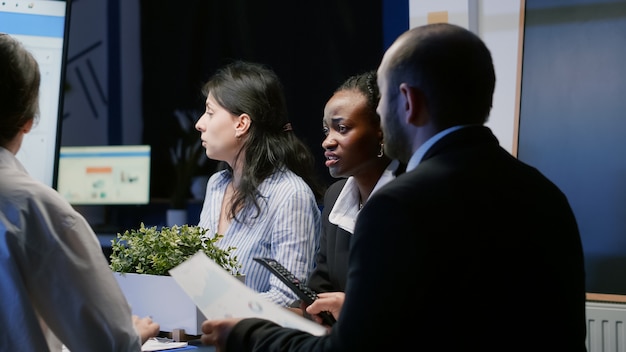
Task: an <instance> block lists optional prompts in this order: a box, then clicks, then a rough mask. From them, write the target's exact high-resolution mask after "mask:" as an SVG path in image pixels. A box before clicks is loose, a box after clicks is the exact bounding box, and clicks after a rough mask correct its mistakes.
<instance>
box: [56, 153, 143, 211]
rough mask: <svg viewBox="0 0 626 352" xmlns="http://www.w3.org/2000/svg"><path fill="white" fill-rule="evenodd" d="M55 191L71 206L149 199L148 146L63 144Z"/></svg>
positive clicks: (130, 202) (124, 202)
mask: <svg viewBox="0 0 626 352" xmlns="http://www.w3.org/2000/svg"><path fill="white" fill-rule="evenodd" d="M58 170H59V171H58V175H57V190H58V192H59V193H60V194H61V195H62V196H63V197H65V199H67V201H68V202H70V204H72V205H119V204H131V205H142V204H148V203H149V202H150V146H149V145H114V146H113V145H112V146H62V147H61V148H60V151H59V167H58Z"/></svg>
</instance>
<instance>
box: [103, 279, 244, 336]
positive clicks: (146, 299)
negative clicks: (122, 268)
mask: <svg viewBox="0 0 626 352" xmlns="http://www.w3.org/2000/svg"><path fill="white" fill-rule="evenodd" d="M113 274H114V276H115V278H116V279H117V282H118V284H119V285H120V287H121V289H122V292H123V293H124V296H126V300H127V301H128V304H130V307H131V310H132V312H133V314H135V315H138V316H139V317H145V316H151V317H152V320H154V321H155V322H157V323H159V325H160V327H161V329H160V330H161V331H165V332H173V331H174V330H176V329H183V330H184V331H185V334H187V335H201V334H202V322H203V321H205V320H206V318H205V316H204V314H202V312H200V310H198V308H197V307H196V305H195V303H194V302H193V301H192V300H191V298H190V297H189V296H188V295H187V294H186V293H185V291H183V289H182V288H180V286H178V284H177V283H176V281H174V278H172V277H171V276H159V275H148V274H130V273H126V274H121V273H117V272H114V273H113ZM236 277H237V279H239V280H241V282H243V283H245V275H239V276H236Z"/></svg>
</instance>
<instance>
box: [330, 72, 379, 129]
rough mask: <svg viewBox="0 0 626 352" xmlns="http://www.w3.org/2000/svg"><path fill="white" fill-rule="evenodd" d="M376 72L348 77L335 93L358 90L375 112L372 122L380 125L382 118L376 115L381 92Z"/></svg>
mask: <svg viewBox="0 0 626 352" xmlns="http://www.w3.org/2000/svg"><path fill="white" fill-rule="evenodd" d="M376 79H377V77H376V71H374V70H372V71H367V72H364V73H361V74H358V75H354V76H351V77H348V79H346V80H345V81H344V82H343V83H342V84H341V85H340V86H339V87H338V88H337V89H336V90H335V93H337V92H340V91H344V90H356V91H358V92H360V93H361V94H363V96H365V98H367V107H368V108H369V109H370V110H371V111H372V112H373V114H372V116H371V117H372V122H374V123H375V124H380V116H378V114H377V113H376V108H377V107H378V101H379V100H380V91H379V90H378V83H377V82H376Z"/></svg>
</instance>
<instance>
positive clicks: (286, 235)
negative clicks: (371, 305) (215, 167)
mask: <svg viewBox="0 0 626 352" xmlns="http://www.w3.org/2000/svg"><path fill="white" fill-rule="evenodd" d="M203 92H204V94H205V95H206V97H207V98H206V111H205V112H204V114H203V115H202V116H201V117H200V119H199V120H198V122H197V123H196V129H197V130H198V131H200V132H201V140H202V146H203V147H204V148H205V149H206V155H207V157H209V158H210V159H214V160H219V161H223V162H225V163H226V165H227V167H226V169H224V170H221V171H218V172H216V173H215V174H213V175H212V176H211V178H210V179H209V181H208V183H207V191H206V196H205V200H204V204H203V206H202V211H201V213H200V222H199V226H201V227H204V228H207V229H210V230H212V231H215V232H217V233H218V234H220V235H223V236H224V237H223V238H222V239H220V241H219V242H218V245H219V246H221V247H223V248H226V247H236V250H235V252H234V253H235V255H236V256H237V258H238V260H239V262H240V263H241V264H242V270H241V271H242V273H243V274H244V275H245V276H246V285H248V286H249V287H251V288H252V289H254V290H256V291H258V292H260V293H261V295H262V296H264V297H265V298H267V299H268V300H270V301H272V302H274V303H277V304H279V305H282V306H287V305H289V304H290V303H291V302H293V301H294V300H295V299H297V296H296V295H295V294H294V293H293V292H292V291H291V290H290V289H289V288H288V287H287V286H286V285H284V284H283V283H281V282H280V281H279V280H278V279H277V278H275V277H273V275H272V274H271V273H270V272H269V271H268V270H267V269H265V268H263V267H262V266H261V265H260V264H258V263H256V262H255V261H254V260H253V258H254V257H271V258H274V259H276V260H277V261H278V262H280V263H281V264H283V265H284V266H285V267H286V268H287V269H288V270H289V271H291V272H292V273H293V274H294V275H295V276H297V277H298V278H299V279H301V280H303V281H305V280H306V278H307V277H308V275H309V274H310V273H311V271H312V270H313V266H314V256H315V253H316V252H317V250H318V248H319V233H320V226H321V225H320V211H319V208H318V204H317V200H318V199H319V198H320V197H321V194H322V193H323V191H322V190H321V188H320V186H319V185H318V184H317V182H316V179H315V172H314V157H313V155H312V154H311V152H310V150H309V149H308V148H307V147H306V145H305V144H304V143H303V142H302V141H300V140H299V139H298V138H297V137H296V135H295V134H294V132H293V131H292V127H291V124H290V123H289V120H288V116H287V106H286V101H285V96H284V91H283V86H282V84H281V82H280V80H279V79H278V76H277V75H276V73H275V72H274V71H272V70H271V69H270V68H268V67H266V66H263V65H260V64H257V63H250V62H243V61H236V62H233V63H231V64H229V65H227V66H225V67H223V68H221V69H220V70H218V71H217V72H216V73H215V74H214V75H213V76H212V77H211V78H210V80H209V81H208V82H207V83H206V84H205V86H204V89H203Z"/></svg>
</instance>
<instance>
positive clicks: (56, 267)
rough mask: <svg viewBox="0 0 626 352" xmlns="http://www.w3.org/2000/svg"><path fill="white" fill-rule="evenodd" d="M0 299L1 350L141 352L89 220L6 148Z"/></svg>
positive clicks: (0, 160) (1, 172)
mask: <svg viewBox="0 0 626 352" xmlns="http://www.w3.org/2000/svg"><path fill="white" fill-rule="evenodd" d="M0 297H2V309H0V327H1V328H0V351H48V350H52V351H61V347H62V346H61V343H63V344H64V345H65V346H67V348H68V349H69V350H71V351H103V352H105V351H106V352H111V351H140V350H141V340H140V338H139V336H138V335H137V333H136V332H135V330H134V326H133V323H132V316H131V310H130V307H129V306H128V303H127V302H126V299H125V298H124V295H123V294H122V291H121V290H120V288H119V286H118V284H117V282H116V281H115V278H114V277H113V273H112V272H111V269H110V268H109V266H108V263H107V260H106V258H105V257H104V254H103V253H102V248H101V247H100V243H99V241H98V239H97V237H96V235H95V234H94V232H93V230H92V229H91V228H90V226H89V224H88V223H87V221H86V220H85V218H83V216H82V215H80V214H79V213H78V212H76V211H75V210H74V209H73V208H72V207H71V206H70V204H69V203H68V202H67V201H65V199H63V198H62V197H61V196H60V195H59V194H58V193H57V192H56V191H55V190H53V189H52V188H50V187H48V186H47V185H44V184H43V183H40V182H39V181H37V180H35V179H33V178H32V177H30V176H29V175H28V173H27V172H26V170H25V169H24V167H23V166H22V164H21V163H20V162H19V161H18V160H17V158H16V157H15V155H13V153H11V152H9V151H8V150H6V149H4V148H2V147H0ZM57 337H58V339H57ZM59 340H60V341H59Z"/></svg>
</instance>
